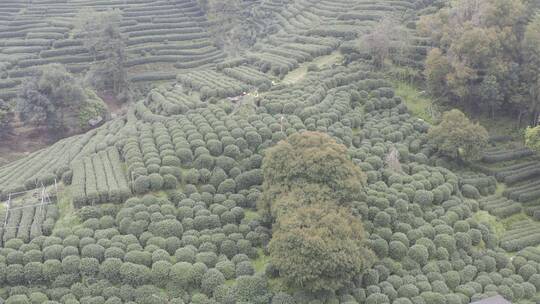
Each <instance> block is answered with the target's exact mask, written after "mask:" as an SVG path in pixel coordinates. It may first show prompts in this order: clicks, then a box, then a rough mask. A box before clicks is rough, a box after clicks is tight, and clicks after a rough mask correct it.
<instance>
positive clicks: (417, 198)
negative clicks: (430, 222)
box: [414, 190, 433, 206]
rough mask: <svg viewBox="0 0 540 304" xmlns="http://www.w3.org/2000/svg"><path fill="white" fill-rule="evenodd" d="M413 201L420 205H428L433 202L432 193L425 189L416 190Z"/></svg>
mask: <svg viewBox="0 0 540 304" xmlns="http://www.w3.org/2000/svg"><path fill="white" fill-rule="evenodd" d="M414 203H416V204H419V205H420V206H430V205H431V204H432V203H433V193H432V192H431V191H426V190H417V191H416V193H415V194H414Z"/></svg>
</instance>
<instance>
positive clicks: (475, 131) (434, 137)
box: [428, 109, 488, 160]
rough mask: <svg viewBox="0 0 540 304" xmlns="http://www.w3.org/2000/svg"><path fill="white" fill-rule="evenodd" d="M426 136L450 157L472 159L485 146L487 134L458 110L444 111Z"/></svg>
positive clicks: (476, 157) (475, 157) (477, 155)
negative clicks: (439, 120)
mask: <svg viewBox="0 0 540 304" xmlns="http://www.w3.org/2000/svg"><path fill="white" fill-rule="evenodd" d="M428 138H429V140H430V142H431V143H432V144H434V145H435V146H437V148H438V149H439V151H440V152H441V153H443V154H446V155H448V156H450V157H453V158H457V159H465V160H474V159H478V158H479V157H480V153H481V152H482V149H483V148H485V147H486V146H487V139H488V134H487V131H486V129H484V128H483V127H482V126H481V125H480V124H478V123H472V122H471V121H469V119H468V118H467V117H466V116H465V114H463V113H462V112H461V111H459V110H456V109H454V110H451V111H448V112H445V113H444V114H443V116H442V120H441V122H440V123H439V124H438V125H436V126H433V127H431V128H430V129H429V132H428Z"/></svg>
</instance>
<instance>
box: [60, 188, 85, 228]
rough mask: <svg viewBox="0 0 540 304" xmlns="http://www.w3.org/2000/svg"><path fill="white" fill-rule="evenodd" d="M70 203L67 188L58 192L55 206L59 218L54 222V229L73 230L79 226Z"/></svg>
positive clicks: (69, 192)
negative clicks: (58, 212) (56, 206)
mask: <svg viewBox="0 0 540 304" xmlns="http://www.w3.org/2000/svg"><path fill="white" fill-rule="evenodd" d="M72 201H73V200H72V197H71V191H70V189H69V187H65V188H64V189H62V190H61V191H58V202H57V205H58V210H59V211H60V217H59V218H58V220H57V221H56V224H55V225H54V229H58V228H73V227H75V226H77V225H79V224H80V221H79V217H78V216H77V214H76V210H75V207H73V203H72Z"/></svg>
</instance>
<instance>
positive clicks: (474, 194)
mask: <svg viewBox="0 0 540 304" xmlns="http://www.w3.org/2000/svg"><path fill="white" fill-rule="evenodd" d="M461 192H462V193H463V195H464V196H465V197H467V198H474V199H477V198H479V197H480V192H479V191H478V189H477V188H476V187H475V186H473V185H463V186H461Z"/></svg>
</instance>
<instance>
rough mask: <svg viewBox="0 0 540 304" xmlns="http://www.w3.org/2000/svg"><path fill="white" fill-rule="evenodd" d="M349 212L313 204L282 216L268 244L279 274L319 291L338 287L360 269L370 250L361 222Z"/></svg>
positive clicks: (309, 288)
mask: <svg viewBox="0 0 540 304" xmlns="http://www.w3.org/2000/svg"><path fill="white" fill-rule="evenodd" d="M336 209H337V210H336ZM349 212H350V211H348V210H347V209H344V208H341V209H338V208H337V207H333V208H332V207H325V206H316V205H313V206H309V207H301V208H299V209H297V210H296V212H295V213H292V214H291V215H289V216H281V217H280V218H279V219H278V222H277V223H276V225H277V227H279V229H278V230H276V232H275V233H274V235H273V237H272V240H271V241H270V245H269V246H270V256H271V258H272V263H273V264H274V265H275V266H276V267H277V268H278V270H279V272H280V275H281V276H283V277H284V278H285V279H286V280H287V281H288V282H289V283H290V284H293V285H296V286H302V287H304V288H306V289H308V290H313V291H318V290H337V289H339V288H341V287H342V286H343V284H345V282H348V281H350V280H351V279H352V278H353V277H354V276H356V275H358V274H359V273H361V271H362V270H363V267H364V266H366V265H364V263H368V262H366V261H365V260H366V259H367V258H368V254H367V251H366V250H365V249H364V247H363V244H362V240H363V229H362V225H361V224H360V222H358V220H356V219H355V218H354V217H353V216H351V215H350V213H349ZM323 261H324V262H323Z"/></svg>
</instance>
